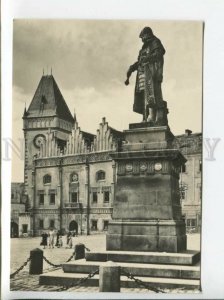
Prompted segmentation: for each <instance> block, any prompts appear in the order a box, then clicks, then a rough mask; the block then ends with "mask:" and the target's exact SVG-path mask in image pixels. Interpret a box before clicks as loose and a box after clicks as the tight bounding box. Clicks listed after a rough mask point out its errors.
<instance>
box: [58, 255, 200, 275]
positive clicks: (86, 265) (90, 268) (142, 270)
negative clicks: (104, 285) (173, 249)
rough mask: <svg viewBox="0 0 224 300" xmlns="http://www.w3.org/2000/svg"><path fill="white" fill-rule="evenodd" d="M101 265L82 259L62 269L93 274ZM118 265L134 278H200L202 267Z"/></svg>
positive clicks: (67, 264) (69, 271) (65, 265)
mask: <svg viewBox="0 0 224 300" xmlns="http://www.w3.org/2000/svg"><path fill="white" fill-rule="evenodd" d="M101 264H102V262H95V261H86V260H85V259H80V260H76V261H72V262H69V263H66V264H63V266H62V268H63V271H64V272H66V273H91V272H94V271H95V270H96V269H98V268H99V266H100V265H101ZM118 265H119V266H120V267H121V268H123V269H124V270H125V271H126V272H129V273H131V274H133V275H134V276H147V277H166V278H182V279H199V278H200V266H180V265H158V264H139V263H121V262H119V263H118Z"/></svg>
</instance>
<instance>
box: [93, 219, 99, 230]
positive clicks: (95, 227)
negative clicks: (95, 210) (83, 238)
mask: <svg viewBox="0 0 224 300" xmlns="http://www.w3.org/2000/svg"><path fill="white" fill-rule="evenodd" d="M97 229H98V228H97V220H92V221H91V230H97Z"/></svg>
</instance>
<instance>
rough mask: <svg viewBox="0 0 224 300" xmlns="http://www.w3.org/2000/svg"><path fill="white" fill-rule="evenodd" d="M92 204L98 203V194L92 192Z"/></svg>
mask: <svg viewBox="0 0 224 300" xmlns="http://www.w3.org/2000/svg"><path fill="white" fill-rule="evenodd" d="M92 195H93V203H97V201H98V194H97V192H93V194H92Z"/></svg>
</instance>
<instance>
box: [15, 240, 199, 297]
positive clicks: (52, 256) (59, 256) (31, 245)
mask: <svg viewBox="0 0 224 300" xmlns="http://www.w3.org/2000/svg"><path fill="white" fill-rule="evenodd" d="M77 243H83V244H85V246H86V247H87V248H89V249H90V250H91V251H103V250H105V249H106V238H105V235H90V236H79V237H75V238H74V243H73V248H74V245H75V244H77ZM64 245H65V243H64ZM35 248H40V249H42V250H43V251H44V256H45V257H46V258H47V259H48V260H49V261H50V262H52V263H54V264H61V263H64V262H66V260H67V259H68V258H69V257H70V256H71V255H72V253H73V251H74V250H73V249H67V248H65V247H63V248H54V249H43V247H42V246H40V238H39V237H35V238H14V239H11V264H10V267H11V273H13V272H15V271H16V270H17V269H18V268H19V267H20V266H21V265H22V264H23V263H24V262H25V261H26V260H27V258H28V257H29V256H30V250H33V249H35ZM188 249H194V250H199V249H200V236H199V235H198V234H191V235H189V236H188ZM18 253H19V255H18ZM43 269H44V272H49V271H50V270H55V268H52V267H51V266H49V265H48V264H47V263H46V262H45V261H44V265H43ZM28 272H29V263H28V264H27V266H25V268H24V269H23V270H22V271H20V272H19V274H18V275H16V276H15V277H14V278H13V279H11V280H10V290H12V291H49V292H53V291H54V292H56V291H61V287H59V286H49V285H47V286H44V285H39V276H38V275H29V273H28ZM72 291H75V292H91V293H93V292H98V287H85V286H80V287H74V288H69V289H67V290H66V292H72ZM121 292H131V293H139V292H143V293H149V292H150V291H148V290H147V289H143V288H132V289H131V288H130V289H125V288H123V289H121ZM165 292H175V291H174V290H172V291H170V290H165ZM178 292H181V291H178ZM185 292H186V291H185Z"/></svg>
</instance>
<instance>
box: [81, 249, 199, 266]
mask: <svg viewBox="0 0 224 300" xmlns="http://www.w3.org/2000/svg"><path fill="white" fill-rule="evenodd" d="M86 260H87V261H114V262H131V263H143V264H168V265H169V264H170V265H195V264H196V263H198V262H199V260H200V252H198V251H193V250H186V251H184V252H181V253H168V252H136V251H134V252H133V251H101V252H87V253H86Z"/></svg>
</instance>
